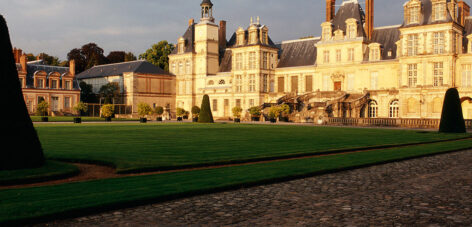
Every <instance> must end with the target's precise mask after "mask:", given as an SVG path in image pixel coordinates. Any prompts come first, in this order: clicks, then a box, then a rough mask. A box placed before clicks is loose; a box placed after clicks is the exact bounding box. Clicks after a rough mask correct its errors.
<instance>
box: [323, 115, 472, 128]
mask: <svg viewBox="0 0 472 227" xmlns="http://www.w3.org/2000/svg"><path fill="white" fill-rule="evenodd" d="M325 123H326V124H328V125H346V126H381V127H404V128H439V123H440V120H439V119H420V118H404V119H400V118H337V117H332V118H328V119H327V121H326V122H325ZM465 125H466V128H467V129H472V120H465Z"/></svg>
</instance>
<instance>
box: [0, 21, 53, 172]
mask: <svg viewBox="0 0 472 227" xmlns="http://www.w3.org/2000/svg"><path fill="white" fill-rule="evenodd" d="M0 86H1V89H0V95H1V97H2V98H3V102H4V103H3V104H4V106H7V107H8V111H0V117H1V119H4V121H3V122H2V131H3V132H4V133H3V135H2V137H1V138H2V139H1V146H2V149H1V151H0V170H12V169H25V168H37V167H40V166H42V165H43V164H44V154H43V149H42V147H41V143H40V141H39V138H38V135H37V133H36V130H35V129H34V127H33V123H32V121H31V118H30V116H29V114H28V109H27V108H26V104H25V100H24V98H23V93H22V90H21V85H20V82H19V80H18V72H17V70H16V65H15V58H14V57H13V48H12V45H11V41H10V34H9V32H8V27H7V23H6V21H5V19H4V18H3V16H1V15H0Z"/></svg>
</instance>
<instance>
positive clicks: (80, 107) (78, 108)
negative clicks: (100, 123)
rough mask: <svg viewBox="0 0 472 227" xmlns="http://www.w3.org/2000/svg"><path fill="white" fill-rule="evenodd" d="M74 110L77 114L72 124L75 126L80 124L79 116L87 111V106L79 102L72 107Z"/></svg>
mask: <svg viewBox="0 0 472 227" xmlns="http://www.w3.org/2000/svg"><path fill="white" fill-rule="evenodd" d="M74 110H75V112H76V113H77V116H76V117H74V123H76V124H80V123H82V118H81V117H80V116H82V112H87V110H88V107H87V104H85V103H83V102H79V103H77V105H76V106H74Z"/></svg>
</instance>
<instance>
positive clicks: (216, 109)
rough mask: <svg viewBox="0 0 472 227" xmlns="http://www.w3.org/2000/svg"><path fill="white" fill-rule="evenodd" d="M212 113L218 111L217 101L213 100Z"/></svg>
mask: <svg viewBox="0 0 472 227" xmlns="http://www.w3.org/2000/svg"><path fill="white" fill-rule="evenodd" d="M212 109H213V111H218V99H213V108H212Z"/></svg>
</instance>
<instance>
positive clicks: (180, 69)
mask: <svg viewBox="0 0 472 227" xmlns="http://www.w3.org/2000/svg"><path fill="white" fill-rule="evenodd" d="M179 74H184V64H183V63H182V62H179Z"/></svg>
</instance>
